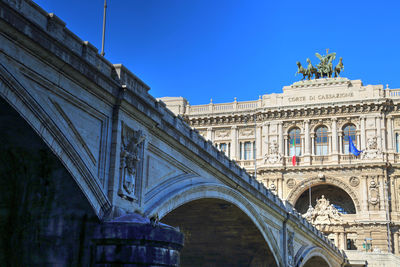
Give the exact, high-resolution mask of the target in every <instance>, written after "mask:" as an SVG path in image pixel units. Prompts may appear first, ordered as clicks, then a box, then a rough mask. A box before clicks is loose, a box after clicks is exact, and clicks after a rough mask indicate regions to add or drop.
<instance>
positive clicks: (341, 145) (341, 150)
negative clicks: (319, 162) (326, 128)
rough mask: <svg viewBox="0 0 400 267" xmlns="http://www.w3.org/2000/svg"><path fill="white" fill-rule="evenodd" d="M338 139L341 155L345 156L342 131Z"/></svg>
mask: <svg viewBox="0 0 400 267" xmlns="http://www.w3.org/2000/svg"><path fill="white" fill-rule="evenodd" d="M338 137H339V153H340V154H343V132H342V131H340V132H339V135H338Z"/></svg>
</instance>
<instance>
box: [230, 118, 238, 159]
mask: <svg viewBox="0 0 400 267" xmlns="http://www.w3.org/2000/svg"><path fill="white" fill-rule="evenodd" d="M231 136H232V139H231V143H232V146H231V157H232V159H233V160H238V159H239V156H238V155H239V143H238V134H237V126H236V125H233V126H232V127H231Z"/></svg>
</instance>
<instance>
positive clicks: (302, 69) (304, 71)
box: [295, 61, 310, 80]
mask: <svg viewBox="0 0 400 267" xmlns="http://www.w3.org/2000/svg"><path fill="white" fill-rule="evenodd" d="M296 64H297V68H298V69H297V72H296V74H295V75H297V74H303V78H302V79H301V80H304V78H306V77H307V79H308V80H310V74H309V73H308V71H307V70H306V69H305V68H303V66H301V63H300V62H299V61H297V62H296Z"/></svg>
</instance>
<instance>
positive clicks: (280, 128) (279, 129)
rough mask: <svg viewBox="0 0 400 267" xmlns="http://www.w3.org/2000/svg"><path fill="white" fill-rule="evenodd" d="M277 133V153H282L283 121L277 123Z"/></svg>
mask: <svg viewBox="0 0 400 267" xmlns="http://www.w3.org/2000/svg"><path fill="white" fill-rule="evenodd" d="M278 134H279V136H278V145H279V153H281V155H283V154H284V151H283V146H284V144H283V123H282V122H279V123H278Z"/></svg>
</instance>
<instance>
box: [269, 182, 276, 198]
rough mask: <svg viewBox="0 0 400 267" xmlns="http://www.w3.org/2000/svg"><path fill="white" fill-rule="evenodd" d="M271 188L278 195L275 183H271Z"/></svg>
mask: <svg viewBox="0 0 400 267" xmlns="http://www.w3.org/2000/svg"><path fill="white" fill-rule="evenodd" d="M269 190H271V192H272V193H273V194H275V195H276V185H275V184H274V183H271V185H270V186H269Z"/></svg>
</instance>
